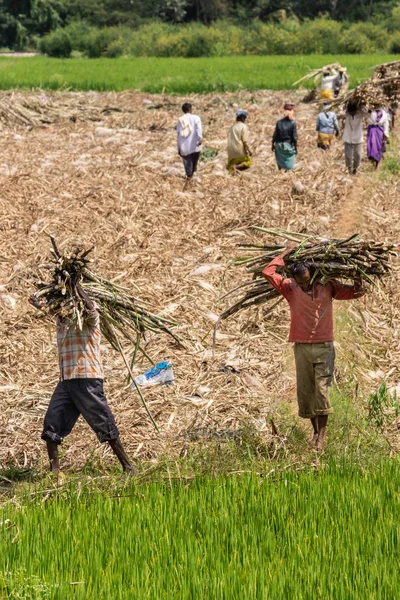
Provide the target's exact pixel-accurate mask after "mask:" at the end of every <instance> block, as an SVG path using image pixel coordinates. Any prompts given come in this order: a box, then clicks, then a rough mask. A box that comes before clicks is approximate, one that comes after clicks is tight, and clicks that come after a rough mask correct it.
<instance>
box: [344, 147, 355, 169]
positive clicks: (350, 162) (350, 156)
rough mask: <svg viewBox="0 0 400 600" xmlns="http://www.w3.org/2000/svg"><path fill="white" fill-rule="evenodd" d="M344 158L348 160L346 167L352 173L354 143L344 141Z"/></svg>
mask: <svg viewBox="0 0 400 600" xmlns="http://www.w3.org/2000/svg"><path fill="white" fill-rule="evenodd" d="M344 158H345V161H346V167H347V169H348V170H349V172H350V173H352V171H353V150H352V144H350V143H349V142H345V143H344Z"/></svg>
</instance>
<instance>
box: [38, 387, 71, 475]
mask: <svg viewBox="0 0 400 600" xmlns="http://www.w3.org/2000/svg"><path fill="white" fill-rule="evenodd" d="M78 417H79V411H78V410H77V408H76V406H75V405H74V404H73V402H72V401H71V398H70V396H69V393H68V390H67V388H66V386H65V384H64V382H63V381H59V382H58V384H57V387H56V389H55V390H54V393H53V395H52V397H51V400H50V404H49V406H48V408H47V411H46V415H45V417H44V424H43V433H42V440H45V442H46V446H47V453H48V455H49V460H50V471H51V472H52V473H54V474H56V475H58V473H59V472H60V462H59V458H58V446H59V445H60V444H61V442H62V440H63V439H64V438H65V437H66V436H67V435H68V434H69V433H70V432H71V430H72V428H73V426H74V425H75V423H76V421H77V419H78Z"/></svg>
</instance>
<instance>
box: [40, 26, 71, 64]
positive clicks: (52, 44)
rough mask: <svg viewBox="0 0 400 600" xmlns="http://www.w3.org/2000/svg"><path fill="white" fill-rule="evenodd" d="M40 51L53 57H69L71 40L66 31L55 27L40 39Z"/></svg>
mask: <svg viewBox="0 0 400 600" xmlns="http://www.w3.org/2000/svg"><path fill="white" fill-rule="evenodd" d="M39 49H40V52H42V53H43V54H47V55H48V56H53V57H55V58H69V57H70V55H71V52H72V42H71V38H70V36H69V35H68V32H67V31H65V30H64V29H56V30H55V31H53V32H52V33H49V34H48V35H46V36H45V37H44V38H42V39H41V41H40V45H39Z"/></svg>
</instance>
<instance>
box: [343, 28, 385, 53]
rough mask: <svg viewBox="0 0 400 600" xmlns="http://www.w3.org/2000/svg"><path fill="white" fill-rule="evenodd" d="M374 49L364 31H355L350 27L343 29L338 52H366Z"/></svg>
mask: <svg viewBox="0 0 400 600" xmlns="http://www.w3.org/2000/svg"><path fill="white" fill-rule="evenodd" d="M375 50H376V47H375V46H374V43H373V42H372V41H371V40H369V39H368V38H367V36H366V35H365V33H355V32H354V31H353V30H352V27H350V29H348V30H347V31H345V32H344V33H343V35H342V36H341V37H340V40H339V52H341V53H343V54H368V53H370V52H375Z"/></svg>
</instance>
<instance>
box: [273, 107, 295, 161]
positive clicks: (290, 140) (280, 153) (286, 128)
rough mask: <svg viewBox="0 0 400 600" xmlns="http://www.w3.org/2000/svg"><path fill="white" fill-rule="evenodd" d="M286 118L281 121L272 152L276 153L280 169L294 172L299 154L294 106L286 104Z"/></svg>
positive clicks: (274, 136) (276, 128)
mask: <svg viewBox="0 0 400 600" xmlns="http://www.w3.org/2000/svg"><path fill="white" fill-rule="evenodd" d="M283 110H284V111H285V113H284V114H285V116H284V117H283V119H280V120H279V121H278V122H277V124H276V126H275V131H274V135H273V137H272V152H275V158H276V162H277V165H278V169H284V170H285V171H292V170H293V169H294V164H295V160H296V154H297V128H296V121H295V120H294V113H293V110H294V104H285V106H284V107H283Z"/></svg>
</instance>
